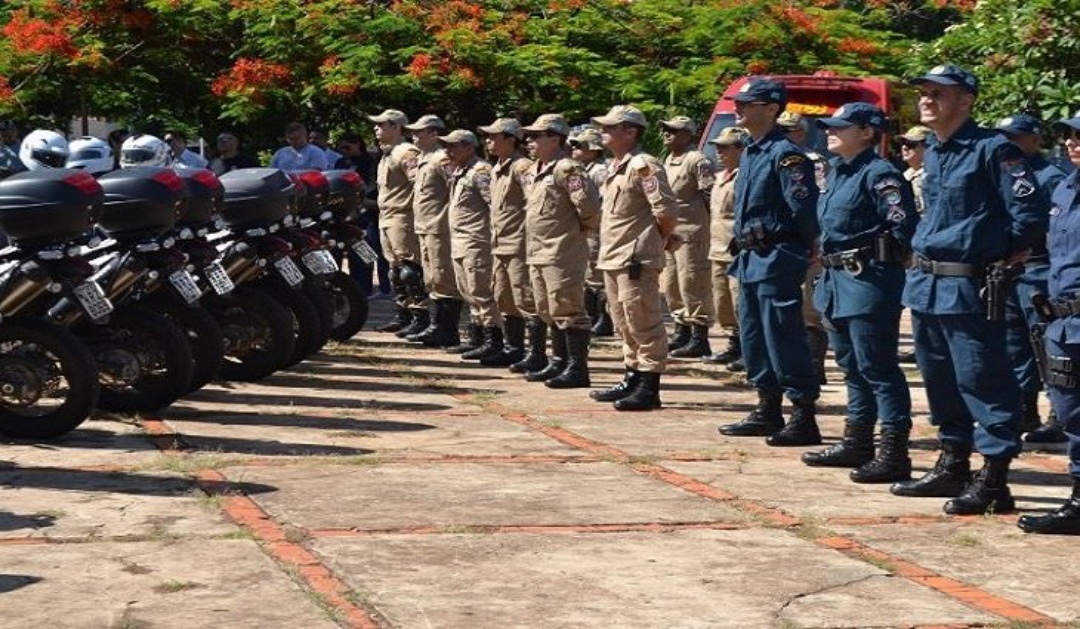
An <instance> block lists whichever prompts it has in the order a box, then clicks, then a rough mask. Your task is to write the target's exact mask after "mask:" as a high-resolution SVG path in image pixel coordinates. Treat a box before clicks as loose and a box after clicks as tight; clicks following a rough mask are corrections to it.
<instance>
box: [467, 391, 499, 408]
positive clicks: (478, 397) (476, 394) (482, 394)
mask: <svg viewBox="0 0 1080 629" xmlns="http://www.w3.org/2000/svg"><path fill="white" fill-rule="evenodd" d="M499 395H500V393H499V392H498V391H473V392H472V393H470V394H469V395H468V397H466V398H465V401H466V402H467V403H469V404H477V405H479V406H483V405H484V404H490V403H491V402H495V401H497V400H498V399H499Z"/></svg>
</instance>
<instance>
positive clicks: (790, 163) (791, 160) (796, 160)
mask: <svg viewBox="0 0 1080 629" xmlns="http://www.w3.org/2000/svg"><path fill="white" fill-rule="evenodd" d="M805 161H806V158H805V157H803V156H802V155H788V156H787V157H785V158H783V159H781V160H780V168H795V167H796V166H800V165H801V164H802V163H803V162H805Z"/></svg>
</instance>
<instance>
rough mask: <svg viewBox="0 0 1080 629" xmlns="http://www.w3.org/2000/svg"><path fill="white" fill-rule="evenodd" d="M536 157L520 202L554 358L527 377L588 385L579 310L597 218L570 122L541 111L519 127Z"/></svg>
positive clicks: (556, 385)
mask: <svg viewBox="0 0 1080 629" xmlns="http://www.w3.org/2000/svg"><path fill="white" fill-rule="evenodd" d="M525 133H526V134H527V135H528V137H529V150H530V151H531V152H532V154H533V156H534V157H535V158H536V163H535V164H534V165H533V168H532V171H531V175H532V177H531V179H532V186H531V187H530V189H529V198H528V202H527V204H526V209H527V216H528V218H527V220H528V223H527V227H526V233H527V234H528V244H527V252H528V259H527V262H528V264H529V274H530V277H531V278H532V287H533V297H534V299H535V300H536V308H537V312H538V314H539V315H540V317H541V318H542V319H543V321H544V322H545V323H546V324H548V325H549V326H551V354H552V358H551V361H550V363H549V364H548V366H547V367H546V368H544V369H543V370H540V371H535V372H530V373H529V374H528V375H527V376H526V378H527V379H528V380H530V381H534V382H536V381H544V383H545V384H546V385H547V386H548V387H550V388H552V389H572V388H582V387H588V386H590V384H591V383H590V381H589V337H590V336H591V328H592V319H591V318H590V317H589V314H588V312H586V310H585V272H586V270H587V268H588V262H589V245H588V234H589V232H590V231H593V230H595V229H596V228H597V227H598V226H599V224H600V194H599V193H598V192H597V190H596V185H595V184H594V183H593V182H592V180H590V179H589V176H588V175H587V174H586V173H585V169H584V168H582V166H581V164H579V163H578V162H575V161H574V160H572V159H570V156H569V155H568V154H567V153H566V139H567V137H568V136H569V135H570V125H568V124H566V120H565V119H563V117H562V116H560V115H558V114H544V115H543V116H540V117H539V118H537V119H536V121H535V122H533V123H532V124H531V125H530V126H528V127H525Z"/></svg>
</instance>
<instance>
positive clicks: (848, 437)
mask: <svg viewBox="0 0 1080 629" xmlns="http://www.w3.org/2000/svg"><path fill="white" fill-rule="evenodd" d="M873 458H874V425H873V424H851V423H845V424H844V438H843V440H841V441H840V443H838V444H836V445H834V446H830V447H828V448H825V449H824V450H821V451H820V452H807V453H805V454H803V455H802V461H803V463H806V464H807V465H809V466H811V467H859V466H860V465H862V464H863V463H867V462H869V461H871V460H872V459H873Z"/></svg>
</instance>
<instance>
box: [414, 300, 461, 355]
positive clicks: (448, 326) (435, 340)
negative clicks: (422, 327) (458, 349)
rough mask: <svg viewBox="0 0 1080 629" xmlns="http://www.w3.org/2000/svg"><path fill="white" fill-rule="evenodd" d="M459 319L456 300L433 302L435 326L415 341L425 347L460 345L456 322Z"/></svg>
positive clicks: (459, 310) (459, 306) (459, 309)
mask: <svg viewBox="0 0 1080 629" xmlns="http://www.w3.org/2000/svg"><path fill="white" fill-rule="evenodd" d="M460 317H461V302H460V301H458V300H457V299H437V300H435V325H434V328H432V327H431V326H429V327H428V329H430V330H431V333H430V334H427V333H425V334H421V335H420V336H419V337H418V338H417V340H418V341H420V342H421V343H423V344H424V346H425V347H453V346H455V345H457V344H459V343H461V337H460V336H459V335H458V321H459V319H460Z"/></svg>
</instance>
